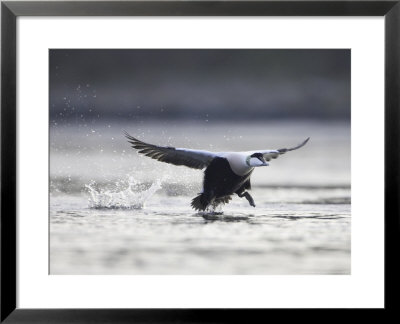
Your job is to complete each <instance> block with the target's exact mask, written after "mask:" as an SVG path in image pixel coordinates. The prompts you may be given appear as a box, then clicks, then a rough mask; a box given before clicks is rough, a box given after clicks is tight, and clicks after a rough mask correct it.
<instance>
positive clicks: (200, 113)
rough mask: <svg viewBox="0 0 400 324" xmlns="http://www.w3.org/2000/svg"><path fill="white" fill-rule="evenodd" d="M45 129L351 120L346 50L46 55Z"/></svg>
mask: <svg viewBox="0 0 400 324" xmlns="http://www.w3.org/2000/svg"><path fill="white" fill-rule="evenodd" d="M50 117H51V122H52V124H54V123H57V122H68V121H71V120H72V121H74V123H76V122H78V123H82V122H88V123H93V122H96V121H104V120H106V121H109V120H110V118H111V119H123V120H127V119H129V120H130V121H132V122H134V121H135V120H138V119H145V118H150V119H151V120H154V119H159V120H165V119H189V120H202V121H204V120H206V119H207V120H209V121H219V120H223V121H227V120H246V119H247V120H254V119H258V118H263V119H268V120H271V119H288V118H289V119H294V118H296V119H319V120H349V118H350V50H51V51H50Z"/></svg>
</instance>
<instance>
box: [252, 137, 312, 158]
mask: <svg viewBox="0 0 400 324" xmlns="http://www.w3.org/2000/svg"><path fill="white" fill-rule="evenodd" d="M309 139H310V138H309V137H308V138H307V139H306V140H305V141H304V142H302V143H301V144H299V145H297V146H295V147H291V148H281V149H278V150H260V151H254V152H260V153H262V154H263V156H264V159H265V160H266V161H270V160H271V159H276V158H277V157H278V156H279V155H281V154H285V153H286V152H289V151H294V150H297V149H299V148H300V147H303V146H304V145H306V143H307V142H308V141H309Z"/></svg>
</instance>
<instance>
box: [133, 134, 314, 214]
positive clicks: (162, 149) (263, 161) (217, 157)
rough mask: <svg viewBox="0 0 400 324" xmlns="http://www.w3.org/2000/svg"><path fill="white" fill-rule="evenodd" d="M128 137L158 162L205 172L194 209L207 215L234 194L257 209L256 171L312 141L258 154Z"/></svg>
mask: <svg viewBox="0 0 400 324" xmlns="http://www.w3.org/2000/svg"><path fill="white" fill-rule="evenodd" d="M125 136H126V138H127V139H128V142H129V143H130V144H131V145H132V147H133V148H135V149H137V150H138V152H139V153H142V154H144V155H146V156H148V157H151V158H153V159H155V160H158V161H161V162H166V163H171V164H174V165H184V166H187V167H189V168H193V169H204V168H205V170H204V178H203V192H201V193H200V194H199V195H198V196H197V197H195V198H193V200H192V203H191V205H192V208H193V209H195V210H198V211H204V210H206V209H207V207H216V206H217V205H219V204H226V203H229V201H230V200H231V199H232V198H231V196H232V195H233V194H237V195H238V196H239V197H241V198H242V197H244V198H246V199H247V200H248V202H249V204H250V205H251V206H253V207H255V206H256V205H255V203H254V200H253V198H252V197H251V196H250V194H249V193H248V192H247V191H246V190H250V188H251V186H250V176H251V174H252V172H253V170H254V168H256V167H262V166H268V165H269V164H268V162H267V161H270V160H271V159H276V158H277V157H278V156H279V155H281V154H284V153H286V152H289V151H294V150H297V149H299V148H300V147H303V146H304V145H305V144H306V143H307V142H308V140H309V139H310V138H307V139H306V140H305V141H304V142H302V143H301V144H299V145H297V146H295V147H292V148H282V149H278V150H255V151H247V152H220V153H216V152H209V151H204V150H191V149H185V148H175V147H171V146H158V145H153V144H148V143H145V142H142V141H140V140H138V139H136V138H134V137H132V136H131V135H129V134H128V133H127V132H125Z"/></svg>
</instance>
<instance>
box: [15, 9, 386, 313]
mask: <svg viewBox="0 0 400 324" xmlns="http://www.w3.org/2000/svg"><path fill="white" fill-rule="evenodd" d="M49 48H351V50H352V274H351V275H349V276H49V275H48V268H47V267H48V250H47V242H48V232H47V229H48V224H47V213H48V200H47V193H48V184H47V170H48V160H47V158H46V157H47V156H48V150H47V145H48V144H47V139H48V49H49ZM383 62H384V20H383V18H366V17H363V18H284V17H283V18H271V17H257V18H247V17H246V18H237V17H226V18H221V17H215V18H202V17H195V18H184V17H178V18H171V17H164V18H157V17H152V18H149V17H142V18H86V17H85V18H40V17H34V18H28V17H23V18H22V17H19V18H18V188H19V192H18V307H22V308H39V307H45V308H53V307H59V308H63V307H74V308H75V307H77V308H79V307H99V308H105V307H107V308H114V307H118V308H120V307H132V308H146V307H195V308H196V307H227V308H230V307H235V308H236V307H244V308H246V307H251V308H254V307H256V308H257V307H262V308H269V307H383V215H384V214H383V192H384V190H383V171H384V163H383V148H384V145H383V144H384V137H383V133H384V119H383V111H384V107H383V102H384V86H383V84H384V66H383ZM33 143H34V145H33ZM367 202H368V204H367Z"/></svg>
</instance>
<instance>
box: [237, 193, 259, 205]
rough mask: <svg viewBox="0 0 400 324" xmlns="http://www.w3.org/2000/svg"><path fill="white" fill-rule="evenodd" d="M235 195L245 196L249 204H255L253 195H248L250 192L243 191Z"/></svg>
mask: <svg viewBox="0 0 400 324" xmlns="http://www.w3.org/2000/svg"><path fill="white" fill-rule="evenodd" d="M237 195H238V196H239V197H240V198H243V197H245V198H246V199H247V201H248V202H249V204H250V206H253V207H256V204H255V203H254V200H253V197H252V196H250V194H249V193H248V192H247V191H244V192H242V193H237Z"/></svg>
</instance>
